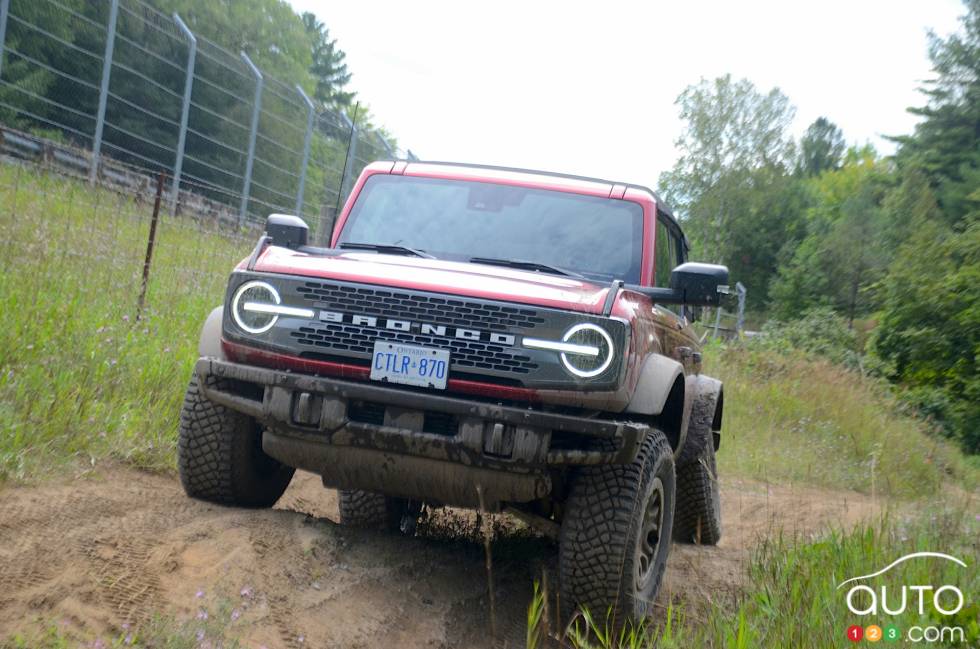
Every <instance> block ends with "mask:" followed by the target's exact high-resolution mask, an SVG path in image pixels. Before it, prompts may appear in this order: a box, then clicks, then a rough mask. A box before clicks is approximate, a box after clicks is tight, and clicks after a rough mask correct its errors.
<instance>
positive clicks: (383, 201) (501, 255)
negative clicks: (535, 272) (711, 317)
mask: <svg viewBox="0 0 980 649" xmlns="http://www.w3.org/2000/svg"><path fill="white" fill-rule="evenodd" d="M642 239H643V208H642V207H641V206H640V205H638V204H637V203H632V202H630V201H622V200H615V199H609V198H599V197H595V196H585V195H582V194H572V193H568V192H559V191H550V190H545V189H530V188H526V187H514V186H511V185H498V184H494V183H482V182H473V181H466V180H443V179H435V178H416V177H411V176H389V175H382V174H378V175H375V176H372V177H371V178H369V179H368V181H367V183H366V184H365V186H364V189H363V190H362V191H361V194H360V195H359V196H358V198H357V202H356V203H355V204H354V209H353V210H352V211H351V214H350V218H349V219H348V221H347V224H346V225H345V227H344V230H343V233H342V234H341V237H340V241H339V245H341V246H342V245H343V244H344V243H371V244H384V245H389V246H403V247H406V248H413V249H416V250H419V251H424V252H426V253H428V254H430V255H433V256H435V257H438V258H440V259H451V260H456V261H469V260H470V259H472V258H474V257H483V258H488V259H496V260H514V261H522V262H534V263H536V264H541V265H544V266H550V267H553V268H558V269H563V270H568V271H572V272H574V273H578V274H581V275H584V276H586V277H588V278H590V279H596V280H603V281H608V280H612V279H617V278H618V279H623V280H625V281H627V282H630V283H639V279H640V258H641V253H642V251H641V244H642Z"/></svg>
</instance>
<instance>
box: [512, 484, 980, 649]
mask: <svg viewBox="0 0 980 649" xmlns="http://www.w3.org/2000/svg"><path fill="white" fill-rule="evenodd" d="M972 505H973V507H974V508H975V507H976V506H977V503H976V502H975V501H974V502H973V503H972ZM978 539H980V519H978V518H977V517H976V515H975V514H974V513H973V511H972V510H970V511H964V510H963V509H962V508H960V509H957V510H947V509H943V508H942V506H941V505H939V506H937V507H936V508H934V509H925V510H920V511H919V512H918V513H917V514H916V515H915V517H913V518H900V517H898V516H897V515H892V516H891V517H885V518H883V519H882V520H880V521H878V522H876V523H870V524H868V525H866V526H864V527H861V528H858V529H855V530H851V531H847V532H844V531H840V530H838V531H832V532H830V533H829V534H827V535H826V536H825V537H824V538H821V539H818V540H815V541H813V540H806V539H802V538H789V537H785V536H777V537H776V538H773V539H770V540H767V541H764V542H763V543H762V545H760V546H759V547H758V548H757V549H756V551H755V554H754V556H753V557H752V561H751V563H750V566H749V569H748V576H747V580H746V584H745V587H744V590H743V592H742V593H741V594H740V595H739V596H737V598H736V599H735V601H733V602H728V601H724V602H715V603H714V604H712V605H711V606H709V607H707V608H706V610H700V609H702V608H704V607H701V606H696V605H691V606H688V607H687V608H685V604H684V603H681V604H679V605H678V604H672V605H671V606H669V607H668V609H667V611H666V613H665V614H664V615H663V616H662V618H661V617H659V616H655V617H654V618H651V619H650V620H648V621H645V622H643V623H641V624H639V625H638V626H636V627H627V628H625V629H612V628H610V626H609V625H608V624H607V622H606V620H605V618H604V617H603V616H601V615H597V614H596V613H595V612H592V613H590V612H583V613H582V614H580V615H579V616H578V617H576V618H575V619H573V620H572V622H571V624H570V625H569V626H568V627H567V628H565V629H563V630H562V631H561V632H560V633H545V632H544V629H545V626H546V622H545V621H544V619H543V616H542V615H540V613H539V611H541V610H542V609H544V608H546V607H545V601H546V598H547V597H548V595H547V593H545V592H544V591H542V590H538V589H536V591H535V597H534V599H533V601H532V603H531V606H530V607H529V610H528V626H529V628H528V638H529V640H530V641H529V643H528V646H534V647H537V648H544V647H559V646H562V647H572V648H573V649H652V648H653V647H660V648H661V649H682V648H687V647H705V648H716V647H717V648H722V647H724V648H726V649H728V648H738V649H741V648H746V649H748V648H753V649H755V648H758V647H772V648H774V649H777V648H778V649H782V648H784V647H821V648H822V647H843V646H849V645H850V642H849V641H848V639H847V636H846V633H847V630H848V628H849V627H850V626H852V625H856V626H861V627H862V628H866V627H867V626H869V625H872V624H875V625H877V626H879V627H881V628H882V629H884V628H886V627H888V626H889V625H894V626H895V627H897V629H898V630H899V632H900V634H901V636H900V638H901V639H900V641H899V642H898V643H897V644H893V643H891V642H883V645H884V646H914V644H909V643H907V642H906V639H907V634H908V632H909V630H911V629H912V627H914V626H918V627H922V628H925V627H937V628H942V627H948V628H958V629H961V630H962V637H963V642H955V643H951V644H950V645H948V646H955V647H977V646H980V617H978V616H980V603H978V602H977V600H976V593H978V592H980V570H978V568H977V564H976V557H977V555H978V551H980V541H978ZM919 551H931V552H943V553H947V554H951V555H953V556H955V557H957V558H959V559H961V560H963V561H964V562H965V563H966V564H967V567H966V568H962V567H960V566H958V565H955V564H953V563H951V562H947V561H944V560H939V559H935V558H917V559H911V560H909V561H907V562H905V563H902V564H900V565H899V566H897V567H895V568H894V569H893V570H891V571H889V572H888V573H887V574H886V575H883V576H882V577H879V578H875V579H870V580H867V581H864V582H862V583H865V584H867V585H868V586H870V587H872V588H873V589H874V590H876V591H877V592H879V593H880V592H881V591H880V588H881V586H882V585H885V586H886V587H887V588H888V590H889V593H890V595H889V600H888V601H889V606H890V607H891V608H892V610H895V609H896V608H897V607H898V605H899V602H900V601H901V596H900V588H901V586H902V585H908V586H911V585H931V586H933V587H934V588H939V587H940V586H941V585H945V584H951V585H953V586H956V587H957V588H959V589H960V590H961V591H962V593H963V594H964V596H965V606H964V607H963V608H962V609H961V610H960V611H959V613H957V614H956V615H954V616H944V615H942V614H941V613H940V612H939V611H937V610H936V609H935V608H934V607H933V605H932V603H931V602H932V599H931V594H930V596H927V598H926V606H925V607H924V613H923V614H920V613H919V611H918V600H917V596H916V595H915V593H914V592H912V591H909V592H908V598H909V599H908V607H907V609H906V610H905V611H904V612H903V613H901V614H898V615H888V614H886V613H882V612H880V611H879V614H877V615H871V614H869V615H865V616H857V615H855V614H853V613H852V612H851V611H850V610H849V609H848V608H847V604H846V599H845V598H846V593H847V590H848V589H849V585H845V586H844V587H843V588H838V585H839V584H840V583H841V582H843V581H844V580H847V579H849V578H852V577H858V576H861V575H867V574H871V573H873V572H876V571H878V570H880V569H882V568H884V567H885V566H887V565H889V564H890V563H892V562H893V561H895V560H897V559H898V558H899V557H902V556H905V555H907V554H909V553H912V552H919ZM941 601H942V605H943V606H944V607H947V608H949V607H951V606H952V605H953V604H954V603H955V600H953V599H952V598H951V597H950V595H949V594H946V595H945V596H944V599H943V600H941ZM854 602H855V605H856V607H858V608H859V609H860V608H862V607H866V606H867V605H868V603H869V600H866V599H865V600H862V599H860V597H857V598H855V600H854ZM948 637H949V636H947V638H948ZM923 644H925V645H926V646H947V645H943V644H941V643H936V644H929V643H923Z"/></svg>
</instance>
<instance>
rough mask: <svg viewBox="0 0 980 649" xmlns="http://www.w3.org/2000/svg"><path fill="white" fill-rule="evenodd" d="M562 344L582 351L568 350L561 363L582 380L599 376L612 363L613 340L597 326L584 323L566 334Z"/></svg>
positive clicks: (562, 356) (563, 354)
mask: <svg viewBox="0 0 980 649" xmlns="http://www.w3.org/2000/svg"><path fill="white" fill-rule="evenodd" d="M562 342H565V343H567V344H568V345H574V346H576V347H579V348H580V349H578V350H575V351H572V350H570V349H569V350H566V351H563V352H562V354H561V362H562V364H563V365H564V366H565V369H567V370H568V371H569V372H571V373H572V374H574V375H575V376H580V377H582V378H586V379H587V378H591V377H593V376H599V375H600V374H602V373H603V372H605V371H606V370H607V369H608V368H609V364H610V363H612V359H613V352H614V351H615V350H614V348H613V341H612V338H610V337H609V334H608V333H606V330H605V329H603V328H602V327H599V326H597V325H594V324H591V323H588V322H584V323H582V324H577V325H575V326H574V327H572V328H571V329H569V330H568V331H566V332H565V336H564V337H563V338H562Z"/></svg>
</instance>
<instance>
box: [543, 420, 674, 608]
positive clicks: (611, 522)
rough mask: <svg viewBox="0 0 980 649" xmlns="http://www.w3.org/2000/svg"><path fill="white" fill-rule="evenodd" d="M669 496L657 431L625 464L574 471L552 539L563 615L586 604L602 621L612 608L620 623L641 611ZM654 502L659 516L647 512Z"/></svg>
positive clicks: (667, 537)
mask: <svg viewBox="0 0 980 649" xmlns="http://www.w3.org/2000/svg"><path fill="white" fill-rule="evenodd" d="M674 495H675V476H674V460H673V454H672V451H671V448H670V445H669V444H668V442H667V438H666V437H665V436H664V434H663V433H661V432H660V431H657V430H652V431H651V432H650V433H649V434H648V435H647V437H646V439H645V440H644V441H643V444H642V445H641V447H640V452H639V453H638V454H637V457H636V459H635V460H634V461H633V462H632V463H631V464H626V465H613V464H609V465H600V466H593V467H585V468H582V469H579V470H578V472H577V473H576V474H575V475H574V477H573V478H572V484H571V490H570V494H569V498H568V501H567V503H566V507H565V517H564V521H563V523H562V527H561V536H560V542H559V570H560V575H559V578H560V581H561V588H560V592H561V601H562V605H563V608H564V609H565V610H564V611H563V613H564V614H565V615H566V617H567V616H568V615H570V614H571V613H573V611H574V609H575V608H576V607H585V608H588V609H589V611H591V612H592V614H593V615H594V616H595V617H596V618H597V619H600V620H601V619H605V617H606V613H607V611H608V610H609V609H610V607H611V608H612V611H613V620H612V621H613V622H614V623H615V624H616V625H619V624H621V623H623V622H625V621H626V620H629V619H632V620H637V621H638V620H640V619H642V618H643V617H644V616H645V615H646V614H647V612H648V610H649V608H650V605H651V604H652V602H653V599H654V598H655V597H656V594H657V591H658V590H659V588H660V581H661V579H662V578H663V573H664V569H665V567H666V563H667V555H668V553H669V552H670V542H671V535H672V521H673V515H674ZM655 498H656V499H657V500H658V501H659V504H658V509H659V512H652V511H651V510H652V505H653V504H654V499H655ZM651 522H653V523H656V525H655V526H654V528H655V529H654V528H651V526H650V523H651ZM651 546H652V548H651Z"/></svg>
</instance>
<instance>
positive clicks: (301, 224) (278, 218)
mask: <svg viewBox="0 0 980 649" xmlns="http://www.w3.org/2000/svg"><path fill="white" fill-rule="evenodd" d="M265 233H266V234H267V235H269V238H270V239H272V241H271V243H272V244H273V245H276V246H283V247H285V248H293V249H296V248H299V247H301V246H305V245H306V242H307V241H308V240H309V238H310V226H308V225H306V221H304V220H303V219H301V218H299V217H298V216H293V215H292V214H270V215H269V219H268V220H267V221H266V222H265Z"/></svg>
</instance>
